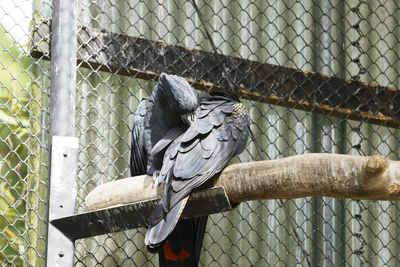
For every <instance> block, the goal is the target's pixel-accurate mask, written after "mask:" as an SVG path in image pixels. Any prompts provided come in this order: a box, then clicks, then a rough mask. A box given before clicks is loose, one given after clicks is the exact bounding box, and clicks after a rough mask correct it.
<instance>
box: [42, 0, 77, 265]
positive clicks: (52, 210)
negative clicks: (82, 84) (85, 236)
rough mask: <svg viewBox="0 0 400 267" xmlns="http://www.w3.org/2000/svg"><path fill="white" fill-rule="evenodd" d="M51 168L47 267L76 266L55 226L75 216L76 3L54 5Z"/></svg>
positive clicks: (58, 0)
mask: <svg viewBox="0 0 400 267" xmlns="http://www.w3.org/2000/svg"><path fill="white" fill-rule="evenodd" d="M52 9H53V14H52V24H51V77H50V79H51V81H50V82H51V83H50V84H51V85H50V114H49V115H50V140H49V143H50V151H51V152H50V155H51V156H50V168H49V180H50V181H49V190H48V191H49V224H48V235H47V258H46V261H47V266H48V267H53V266H73V263H74V242H73V240H72V239H70V238H69V237H67V236H66V235H65V234H64V233H63V232H61V231H60V230H58V229H57V228H55V227H54V225H53V224H52V221H53V220H55V219H57V218H60V217H65V216H70V215H73V214H74V212H75V202H76V195H77V186H76V177H77V172H78V151H79V139H78V138H76V137H73V135H74V128H75V86H76V40H77V38H76V17H75V0H53V1H52Z"/></svg>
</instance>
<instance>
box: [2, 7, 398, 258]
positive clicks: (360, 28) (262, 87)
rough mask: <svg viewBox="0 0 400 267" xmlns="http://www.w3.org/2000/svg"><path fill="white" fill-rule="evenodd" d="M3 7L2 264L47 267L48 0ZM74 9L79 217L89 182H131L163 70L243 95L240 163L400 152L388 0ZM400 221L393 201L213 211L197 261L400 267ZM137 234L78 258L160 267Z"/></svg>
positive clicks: (110, 238) (272, 204)
mask: <svg viewBox="0 0 400 267" xmlns="http://www.w3.org/2000/svg"><path fill="white" fill-rule="evenodd" d="M12 2H13V5H4V4H0V22H1V24H2V26H3V27H4V29H3V30H2V31H0V50H1V51H0V84H1V93H0V94H1V104H0V112H1V117H0V137H1V147H0V153H1V154H0V162H1V165H0V167H1V177H2V179H1V186H0V190H1V191H0V202H1V205H0V208H1V212H2V217H1V223H0V226H1V228H0V230H1V235H0V246H1V247H0V260H1V261H2V262H3V263H4V265H11V266H12V265H15V266H25V265H34V266H42V265H44V262H45V241H46V221H47V204H46V203H47V189H48V187H47V182H48V180H47V175H48V174H47V172H48V158H47V156H48V155H47V154H48V145H47V143H48V102H49V92H48V90H49V83H50V81H49V67H50V64H49V47H48V41H49V35H50V31H49V27H47V30H46V28H45V27H42V26H43V25H49V24H50V23H49V21H51V1H49V0H33V1H22V0H21V1H17V0H14V1H12ZM28 6H29V8H28ZM77 6H78V8H77V12H78V14H77V18H78V28H79V29H78V66H77V95H76V97H77V99H76V103H77V106H76V131H75V135H76V136H77V137H79V139H80V154H79V173H78V207H77V210H76V211H77V212H83V211H86V207H85V204H84V198H85V197H86V195H87V194H88V193H89V192H90V191H91V190H92V189H93V188H95V187H96V186H98V185H100V184H103V183H106V182H109V181H112V180H115V179H119V178H124V177H128V176H129V154H130V152H129V151H130V138H131V132H130V131H131V127H132V124H133V117H134V112H135V110H136V107H137V105H138V103H139V101H140V100H141V99H142V98H143V97H145V96H148V95H149V94H151V91H152V90H153V88H154V86H155V84H156V81H157V76H158V75H159V74H160V73H161V72H168V73H171V74H176V75H180V76H183V77H186V78H187V79H188V80H189V81H190V82H191V84H192V85H193V86H194V87H195V88H197V89H199V90H202V91H206V92H209V91H211V90H221V89H223V90H231V91H234V92H236V93H237V94H239V95H240V96H241V97H242V98H241V100H242V103H244V105H245V106H246V107H247V108H248V110H249V113H250V114H251V120H252V131H253V132H254V135H255V140H251V141H249V143H248V146H247V148H246V150H245V152H244V153H242V154H241V155H240V156H238V157H237V158H235V159H234V162H248V161H256V160H263V159H276V158H281V157H287V156H292V155H299V154H304V153H314V152H323V153H341V154H353V155H376V154H380V155H383V156H385V157H387V158H389V159H393V160H399V158H400V154H399V143H400V132H399V130H398V128H399V126H400V123H399V121H400V119H399V118H400V93H399V91H398V89H397V88H399V83H400V80H399V77H400V75H399V73H400V65H399V63H398V62H399V54H398V51H399V38H400V4H399V3H398V2H397V1H395V0H387V1H383V0H382V1H381V0H380V1H367V0H364V1H328V0H326V1H325V0H324V1H319V2H318V3H317V2H315V1H311V0H309V1H301V2H300V1H279V0H277V1H261V0H246V1H245V0H243V1H227V0H221V1H162V0H158V1H157V0H152V1H139V0H129V1H115V0H103V1H90V0H78V1H77ZM18 34H19V35H18ZM46 45H47V50H46ZM266 171H268V170H266ZM399 213H400V209H399V204H398V203H397V202H387V201H386V202H384V201H355V200H348V199H333V198H328V197H307V198H301V199H290V200H266V201H251V202H246V203H242V204H240V205H239V206H238V207H237V208H236V209H235V210H234V211H231V212H225V213H222V214H216V215H211V216H210V217H209V220H208V224H207V228H206V234H205V237H204V242H203V249H202V255H201V258H200V265H201V266H231V265H232V266H234V265H237V266H273V265H279V266H294V265H298V266H303V265H304V266H310V265H311V266H320V265H324V266H332V265H334V266H342V265H348V266H353V265H355V266H359V265H371V266H376V265H377V266H381V265H387V266H397V265H400V258H399V257H398V255H399V254H400V242H399V241H398V239H399V238H398V237H399V234H400V225H399V223H398V220H397V217H398V215H399ZM144 234H145V229H137V230H129V231H125V232H120V233H116V234H107V235H103V236H98V237H94V238H87V239H82V240H78V241H76V242H75V265H76V266H142V265H149V266H151V265H155V266H157V262H158V257H156V256H154V255H153V254H150V253H148V252H147V250H146V248H145V246H144V243H143V239H144Z"/></svg>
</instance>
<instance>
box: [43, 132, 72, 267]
mask: <svg viewBox="0 0 400 267" xmlns="http://www.w3.org/2000/svg"><path fill="white" fill-rule="evenodd" d="M78 152H79V139H78V138H76V137H67V136H53V138H52V147H51V166H50V189H51V190H50V192H49V228H48V237H47V266H49V267H50V266H51V267H53V266H73V260H74V242H73V240H72V239H70V238H69V237H67V236H66V235H65V234H64V233H63V232H62V231H60V230H59V229H57V228H56V227H54V225H53V221H54V220H56V219H57V218H61V217H65V216H71V215H73V214H74V213H75V202H76V196H77V183H76V177H77V173H78Z"/></svg>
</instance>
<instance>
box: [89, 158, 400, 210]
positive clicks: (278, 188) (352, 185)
mask: <svg viewBox="0 0 400 267" xmlns="http://www.w3.org/2000/svg"><path fill="white" fill-rule="evenodd" d="M213 185H214V186H223V187H224V189H225V191H226V194H227V196H228V198H229V200H230V202H231V203H232V204H237V203H241V202H244V201H249V200H257V199H282V198H285V199H287V198H300V197H307V196H328V197H335V198H351V199H375V200H400V161H392V160H388V159H385V158H384V157H382V156H371V157H363V156H354V155H341V154H305V155H299V156H293V157H287V158H282V159H276V160H267V161H256V162H249V163H240V164H232V165H230V166H228V167H226V168H225V169H224V170H223V171H222V173H221V174H220V175H219V177H215V179H214V182H213V183H212V184H211V185H210V186H213ZM161 192H162V188H157V187H156V186H155V184H154V183H153V177H151V176H148V175H141V176H136V177H130V178H126V179H122V180H117V181H113V182H110V183H107V184H104V185H101V186H99V187H97V188H95V189H94V190H93V191H92V192H91V193H90V194H89V195H88V196H87V197H86V205H87V207H88V209H89V210H96V209H100V208H106V207H111V206H116V205H123V204H128V203H133V202H137V201H143V200H148V199H153V198H158V197H159V196H160V194H161Z"/></svg>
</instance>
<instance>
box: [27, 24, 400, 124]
mask: <svg viewBox="0 0 400 267" xmlns="http://www.w3.org/2000/svg"><path fill="white" fill-rule="evenodd" d="M49 24H50V22H49V21H44V22H43V23H42V24H41V25H38V26H37V27H36V28H35V29H34V33H33V40H34V42H33V44H32V48H31V54H32V56H34V57H37V58H49V56H50V55H49V42H50V37H49V36H50V35H49ZM78 63H79V66H81V67H88V68H92V69H96V70H101V71H106V72H113V73H119V74H122V75H129V76H135V77H137V78H142V79H154V78H157V77H158V76H159V75H160V74H161V72H167V73H173V74H178V75H182V76H184V77H185V78H187V80H189V82H191V83H192V84H193V86H194V87H195V88H197V89H201V90H223V89H224V88H228V87H229V86H228V83H227V81H226V79H225V78H224V75H223V74H222V73H223V71H222V64H224V65H225V66H227V67H228V70H227V74H228V75H229V77H230V79H231V80H232V81H233V82H234V84H235V85H236V88H235V90H236V93H237V94H238V95H240V96H242V97H244V98H247V99H252V100H256V101H261V102H265V103H271V104H276V105H280V106H285V107H290V108H296V109H300V110H306V111H312V112H317V113H322V114H327V115H332V116H337V117H341V118H346V119H354V120H362V121H366V122H370V123H375V124H380V125H385V126H390V127H397V128H398V127H400V93H399V90H398V89H395V88H389V87H383V86H378V85H373V84H366V83H362V82H358V81H352V80H345V79H341V78H337V77H330V76H326V75H322V74H319V73H314V72H303V71H300V70H297V69H292V68H285V67H280V66H276V65H272V64H267V63H260V62H256V61H251V60H246V59H242V58H237V57H230V56H224V55H220V54H214V53H210V52H207V51H203V50H196V49H189V48H185V47H182V46H178V45H170V44H166V43H162V42H155V41H150V40H147V39H142V38H137V37H131V36H127V35H123V34H117V33H112V32H107V31H104V30H96V29H90V28H87V27H80V28H79V29H78Z"/></svg>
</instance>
